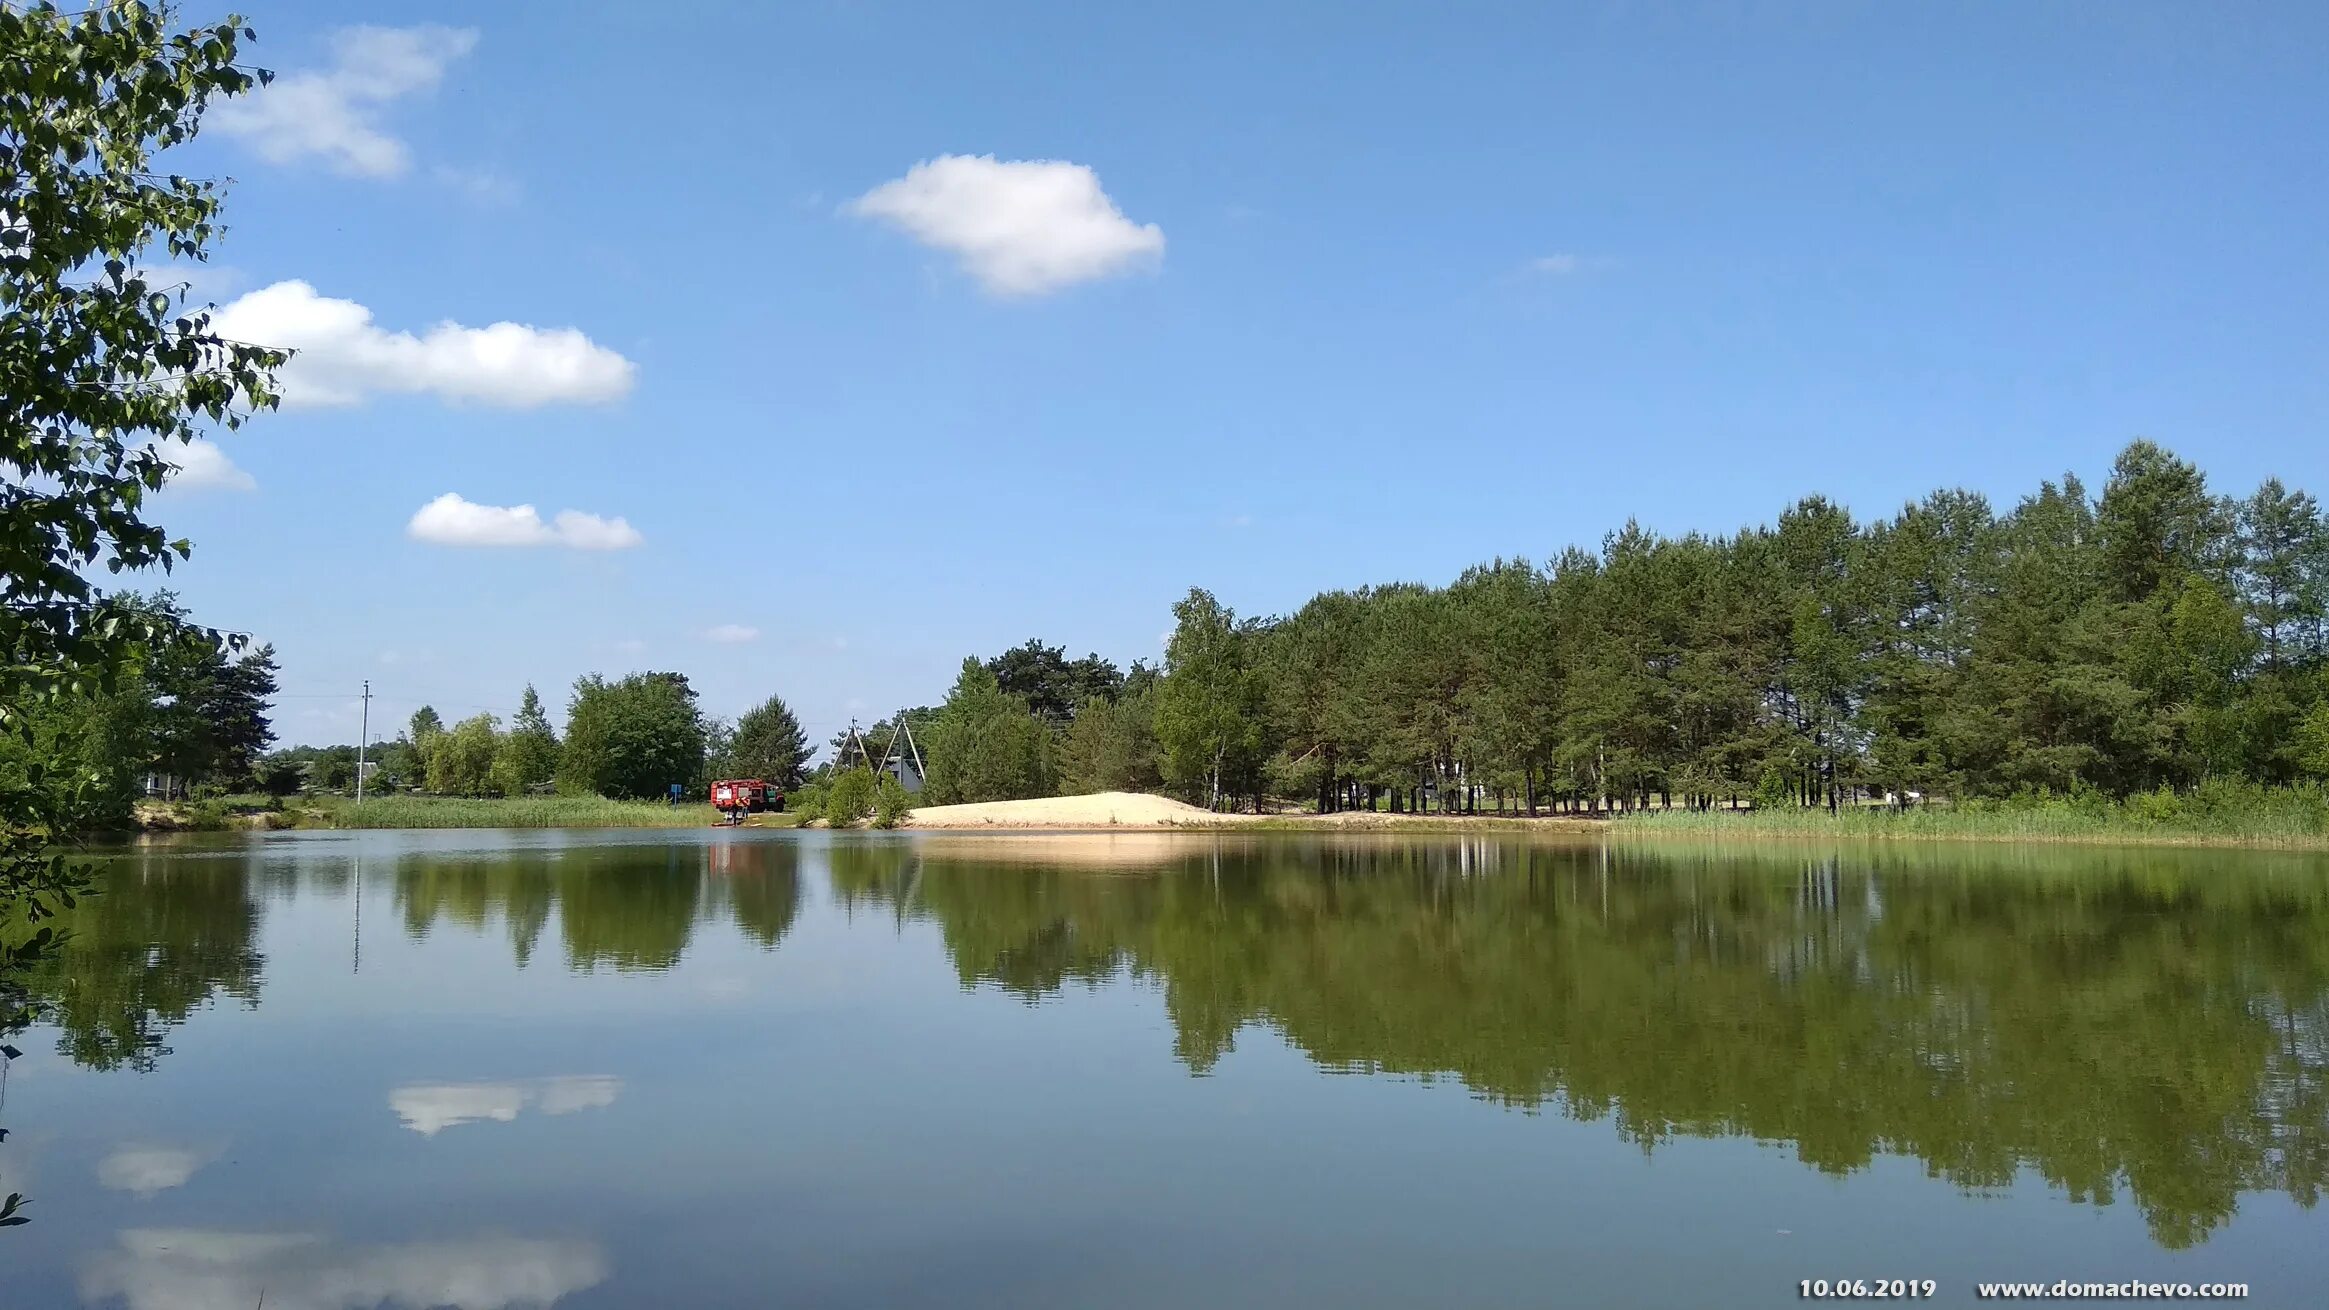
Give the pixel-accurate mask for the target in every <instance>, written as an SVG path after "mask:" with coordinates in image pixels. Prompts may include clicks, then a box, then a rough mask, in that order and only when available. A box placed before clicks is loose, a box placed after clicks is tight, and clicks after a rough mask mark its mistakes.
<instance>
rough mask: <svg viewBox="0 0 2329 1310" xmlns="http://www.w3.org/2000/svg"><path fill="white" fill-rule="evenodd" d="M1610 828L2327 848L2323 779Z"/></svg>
mask: <svg viewBox="0 0 2329 1310" xmlns="http://www.w3.org/2000/svg"><path fill="white" fill-rule="evenodd" d="M1610 830H1611V832H1612V833H1613V834H1615V835H1617V836H1619V837H1621V838H1622V837H1664V836H1677V837H1721V838H1781V839H1785V838H1852V839H1876V840H1887V839H1908V840H1936V841H1997V842H2090V843H2095V844H2114V843H2116V844H2129V845H2156V846H2269V847H2282V848H2329V788H2324V787H2322V786H2321V785H2319V784H2306V785H2302V786H2296V787H2259V786H2255V785H2253V784H2247V783H2209V784H2203V785H2201V786H2199V787H2196V788H2194V789H2192V790H2191V791H2188V792H2173V791H2165V790H2162V791H2156V792H2138V793H2136V794H2135V795H2133V796H2130V797H2128V798H2127V799H2125V800H2112V799H2111V798H2109V797H2107V796H2104V795H2101V794H2100V793H2084V794H2080V795H2074V796H2044V795H2041V796H2031V797H2021V798H2017V799H2014V800H2009V801H1968V802H1966V803H1964V804H1961V805H1942V806H1926V807H1923V808H1919V809H1914V810H1908V811H1905V812H1895V811H1892V810H1889V809H1881V808H1865V809H1847V810H1843V811H1840V812H1838V813H1836V814H1829V813H1828V812H1827V811H1825V810H1756V811H1748V812H1742V813H1725V812H1721V811H1716V812H1713V813H1703V814H1702V813H1695V812H1692V811H1688V810H1652V811H1648V812H1645V813H1641V814H1634V815H1628V816H1626V817H1623V818H1620V819H1618V820H1616V821H1615V822H1613V823H1612V824H1611V825H1610Z"/></svg>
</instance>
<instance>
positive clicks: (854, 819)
mask: <svg viewBox="0 0 2329 1310" xmlns="http://www.w3.org/2000/svg"><path fill="white" fill-rule="evenodd" d="M874 791H875V788H874V781H873V771H872V770H871V769H851V770H850V771H849V772H847V773H844V774H842V775H841V776H840V777H838V778H835V779H834V780H833V781H832V784H831V785H830V787H829V788H828V789H827V791H826V793H825V825H826V826H827V827H831V828H854V827H856V826H857V823H858V821H859V820H861V819H864V818H865V817H867V816H868V815H870V814H872V813H873V800H874Z"/></svg>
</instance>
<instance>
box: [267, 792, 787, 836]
mask: <svg viewBox="0 0 2329 1310" xmlns="http://www.w3.org/2000/svg"><path fill="white" fill-rule="evenodd" d="M285 808H286V813H288V814H290V815H291V816H292V820H293V822H292V825H291V826H295V827H301V828H708V827H710V826H712V824H713V823H715V822H717V821H718V819H719V817H720V816H719V812H718V811H717V810H714V809H713V808H712V807H711V806H709V805H666V804H664V803H663V802H661V801H610V800H603V799H601V798H599V797H596V796H518V797H511V798H509V799H506V800H493V799H470V798H463V797H457V796H383V797H380V798H379V799H376V800H375V799H371V798H367V799H366V800H365V801H364V803H363V804H362V805H361V806H359V805H357V804H356V803H355V802H354V801H351V800H349V799H347V798H345V797H321V798H317V797H308V798H296V799H293V800H292V801H290V802H288V803H287V805H286V807H285ZM797 822H798V816H797V815H791V814H762V815H755V816H753V824H754V826H756V827H770V828H776V827H791V826H793V825H794V824H795V823H797Z"/></svg>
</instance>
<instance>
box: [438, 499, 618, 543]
mask: <svg viewBox="0 0 2329 1310" xmlns="http://www.w3.org/2000/svg"><path fill="white" fill-rule="evenodd" d="M404 531H405V535H406V536H409V537H411V538H412V539H413V540H414V541H426V542H429V543H430V544H432V545H437V546H564V547H567V548H568V549H571V550H623V549H626V548H628V547H631V546H636V545H638V544H639V543H640V542H643V541H645V540H646V538H645V537H642V536H640V535H639V530H638V529H637V528H634V527H632V526H631V525H630V524H629V523H628V522H626V521H625V520H623V519H620V518H612V519H609V518H601V517H599V516H598V515H596V514H585V513H583V512H582V511H580V510H574V509H562V510H559V511H558V513H557V516H556V517H554V518H552V519H551V520H550V521H549V522H547V523H544V522H543V521H542V516H541V515H540V514H539V513H537V512H536V511H535V509H534V507H533V506H531V505H507V506H504V505H479V504H475V503H473V502H470V501H467V500H463V499H462V498H461V497H460V496H459V495H457V494H455V493H453V492H450V491H448V492H446V493H445V494H444V495H442V496H439V497H437V498H436V499H435V500H432V501H430V502H429V503H428V504H426V505H423V506H421V507H420V509H419V510H418V511H416V512H415V513H414V514H413V516H412V521H411V522H410V523H407V524H405V525H404Z"/></svg>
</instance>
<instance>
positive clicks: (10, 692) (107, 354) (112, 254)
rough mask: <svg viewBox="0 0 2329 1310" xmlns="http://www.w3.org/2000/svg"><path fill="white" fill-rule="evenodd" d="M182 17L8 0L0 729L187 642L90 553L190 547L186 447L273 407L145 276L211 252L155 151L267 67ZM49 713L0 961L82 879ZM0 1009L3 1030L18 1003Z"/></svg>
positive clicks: (8, 896)
mask: <svg viewBox="0 0 2329 1310" xmlns="http://www.w3.org/2000/svg"><path fill="white" fill-rule="evenodd" d="M170 18H171V16H170V14H169V13H168V11H167V10H166V9H165V8H163V7H162V6H159V5H150V4H133V3H126V2H122V0H115V2H114V3H96V4H91V5H87V6H84V7H81V8H78V9H75V10H73V11H70V12H60V11H59V10H58V9H56V8H55V7H53V6H41V7H37V8H31V9H24V8H19V7H16V6H0V63H5V65H6V67H7V68H8V76H7V77H6V78H4V79H0V147H4V148H0V195H4V196H6V198H7V199H6V205H5V214H4V215H0V475H4V476H0V523H5V524H6V525H7V530H6V531H5V532H0V651H5V652H6V656H5V658H4V659H0V732H7V733H11V734H19V735H20V737H21V736H23V735H26V734H33V732H34V730H33V728H32V726H31V724H30V722H29V721H30V719H31V718H32V717H33V716H35V715H36V714H37V713H38V712H39V710H40V707H41V706H42V705H44V704H45V703H48V702H50V701H52V700H54V699H55V698H58V697H100V698H101V697H106V696H109V695H111V694H112V693H114V692H115V691H116V690H117V689H118V688H119V686H120V683H121V680H122V677H123V674H124V672H125V670H126V669H127V668H128V667H129V665H130V664H131V663H132V661H133V660H134V659H135V658H137V656H138V654H139V653H140V652H141V651H146V650H151V649H156V648H159V647H161V646H164V645H169V644H173V643H175V642H177V641H179V640H180V639H181V638H182V635H183V634H182V631H181V630H179V629H176V628H174V627H173V625H172V624H170V623H169V622H167V621H166V620H163V619H160V618H157V617H156V616H154V615H152V614H149V613H145V612H141V611H140V610H138V609H137V608H136V607H134V606H127V605H124V604H123V603H122V602H121V598H120V597H119V596H116V595H113V594H109V593H107V592H105V591H103V590H102V589H100V587H99V586H98V585H97V583H96V581H95V580H94V579H95V578H96V577H100V576H102V574H100V573H99V572H98V567H97V566H100V565H102V566H103V569H104V570H105V571H106V572H110V573H116V574H118V573H121V572H124V571H129V572H136V571H139V570H144V569H150V568H155V567H160V568H163V569H167V568H169V567H170V566H171V565H172V564H173V563H175V562H176V561H177V560H180V559H183V558H185V557H186V556H187V554H188V553H189V552H190V551H191V549H192V548H191V547H190V546H189V545H188V544H187V543H186V542H184V541H175V540H172V539H171V538H170V537H169V535H168V534H167V533H166V532H165V531H164V530H163V529H162V527H161V526H160V525H159V524H156V523H154V522H152V521H150V519H149V518H148V517H147V512H148V509H149V502H148V498H149V497H150V496H152V494H153V493H155V492H158V491H160V490H161V489H162V486H163V484H164V483H165V482H166V481H167V480H168V478H169V476H170V474H171V473H172V471H173V470H174V467H175V466H174V465H173V463H172V459H171V456H172V453H173V448H175V447H178V446H180V445H182V444H183V443H189V442H192V441H194V440H196V439H198V438H200V437H201V436H203V435H204V433H205V432H207V431H209V430H211V429H212V428H213V427H225V428H233V427H237V426H239V425H240V424H241V422H242V420H243V418H244V416H245V415H247V414H249V413H251V412H252V411H254V410H258V409H264V408H268V407H271V406H272V405H273V404H274V403H275V391H274V379H273V370H274V368H275V367H276V366H278V365H280V364H281V363H282V362H283V356H282V355H281V354H280V353H279V352H276V351H272V350H268V349H265V348H264V347H261V346H256V345H250V344H246V343H242V342H234V341H228V340H225V339H222V338H220V337H219V336H218V335H217V334H215V333H213V332H212V331H211V330H210V319H209V315H208V314H207V313H204V312H202V311H201V310H199V309H197V308H194V307H191V306H188V305H187V304H186V303H185V296H184V291H185V288H184V286H183V284H180V285H176V286H163V285H156V284H154V283H151V282H149V281H148V280H147V277H146V275H145V273H144V272H143V271H141V270H144V269H146V268H150V267H153V266H156V265H160V264H163V263H165V262H167V261H169V260H173V259H175V260H187V261H199V260H202V259H204V258H205V257H206V256H207V252H208V247H209V246H210V244H211V242H212V241H213V239H214V238H215V237H216V235H217V233H218V230H219V229H218V223H217V220H218V215H219V209H220V187H219V184H218V183H216V182H212V181H205V180H201V179H196V178H188V177H182V176H177V175H175V174H172V173H170V172H169V171H168V168H167V167H166V165H164V164H163V162H162V161H161V160H159V159H158V158H157V156H158V155H160V154H162V153H163V152H165V151H167V150H168V149H169V148H170V147H172V146H176V145H180V144H183V143H184V142H186V141H188V140H190V139H192V138H193V136H194V135H195V132H196V131H197V129H198V128H199V126H200V122H201V117H202V112H203V109H204V108H205V107H206V106H207V105H208V103H209V102H210V100H211V99H212V98H213V97H220V96H232V95H236V94H239V93H241V92H244V91H247V90H249V89H251V87H252V86H253V85H254V84H255V83H256V82H257V81H258V80H259V78H260V77H261V76H262V75H258V74H254V73H252V72H249V71H246V70H245V69H244V68H242V67H241V66H239V64H238V62H237V56H238V50H239V48H240V44H241V42H243V41H245V40H247V39H249V38H250V35H251V34H250V33H249V32H248V31H247V30H245V29H244V28H243V27H242V26H241V23H240V20H237V19H229V20H228V21H227V22H226V23H225V24H222V25H219V26H216V27H211V28H198V29H193V30H189V31H182V32H177V33H173V32H172V31H171V30H170V27H171V22H170ZM206 639H207V640H208V641H209V642H210V644H212V645H216V644H217V643H218V639H217V636H216V634H207V635H206ZM50 727H51V728H52V729H60V728H61V731H52V732H51V733H50V735H49V736H48V737H47V738H46V739H45V741H43V742H42V743H41V746H40V748H41V749H42V750H43V751H45V752H47V754H48V756H49V757H50V758H38V759H35V760H33V761H32V762H31V767H29V768H27V769H25V770H23V771H22V772H21V774H20V775H18V776H14V777H11V778H8V779H5V780H0V922H7V923H11V924H14V925H16V927H18V928H21V929H23V931H21V932H19V931H14V930H11V931H7V932H4V933H0V972H5V971H6V970H9V969H14V968H20V967H24V966H26V965H28V964H30V963H32V962H34V961H35V960H37V959H38V958H39V957H40V956H41V954H42V953H43V952H44V951H45V950H46V949H47V948H48V947H50V946H52V945H53V944H54V938H53V937H52V936H49V935H47V934H46V932H45V930H44V929H42V928H39V927H37V926H35V925H38V924H39V922H40V920H42V919H44V918H46V917H47V916H49V915H50V914H52V913H54V912H55V911H56V910H58V909H59V908H70V906H71V905H72V903H73V899H74V897H75V895H76V893H77V891H78V890H79V888H80V887H81V886H82V885H83V878H82V876H81V874H80V873H79V871H77V870H75V869H74V868H72V867H70V866H69V865H68V864H67V862H66V861H65V860H64V858H63V857H62V855H61V854H60V853H59V851H58V850H57V849H56V846H55V844H54V839H55V838H56V836H57V835H59V834H61V833H64V832H67V831H70V830H71V828H72V826H73V824H74V822H75V819H76V817H77V816H76V815H75V814H74V813H73V812H72V807H71V806H64V807H60V805H59V803H58V802H59V798H60V797H65V798H76V797H77V796H78V793H79V792H80V791H81V790H82V786H83V785H84V784H85V783H87V782H88V781H89V779H87V777H86V776H85V775H84V774H83V772H82V770H83V767H84V761H85V756H86V747H85V744H84V743H83V742H82V741H81V740H79V737H78V733H79V729H78V726H77V725H75V724H73V723H71V722H65V723H63V724H61V725H60V724H54V723H52V724H51V725H50ZM52 768H61V769H63V770H64V771H65V773H66V774H67V775H68V776H66V777H64V778H62V779H59V778H56V777H52V776H51V773H50V771H51V769H52ZM5 1000H6V998H5V995H4V994H0V1031H5V1029H6V1028H8V1027H9V1026H11V1025H12V1024H14V1023H16V1022H19V1021H21V1018H22V1016H21V1015H19V1014H14V1013H11V1012H10V1009H11V1007H8V1006H6V1004H5Z"/></svg>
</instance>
